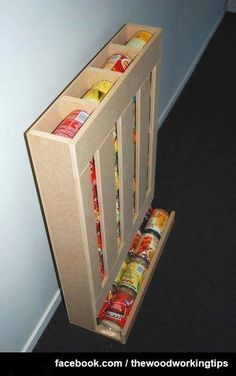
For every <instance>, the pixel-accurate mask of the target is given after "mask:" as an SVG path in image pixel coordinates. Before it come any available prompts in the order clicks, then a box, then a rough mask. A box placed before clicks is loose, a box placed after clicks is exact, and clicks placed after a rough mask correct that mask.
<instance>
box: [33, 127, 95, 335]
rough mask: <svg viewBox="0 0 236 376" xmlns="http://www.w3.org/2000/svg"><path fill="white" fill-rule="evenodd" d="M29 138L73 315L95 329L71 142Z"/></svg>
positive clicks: (78, 320)
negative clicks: (69, 143) (70, 147)
mask: <svg viewBox="0 0 236 376" xmlns="http://www.w3.org/2000/svg"><path fill="white" fill-rule="evenodd" d="M32 133H33V132H32ZM27 138H28V141H29V146H30V152H31V156H32V160H33V165H34V170H35V174H36V179H37V183H38V187H39V191H40V196H41V200H42V204H43V209H44V213H45V217H46V221H47V226H48V230H49V235H50V239H51V243H52V247H53V253H54V256H55V260H56V265H57V269H58V272H59V277H60V282H61V287H62V290H63V295H64V299H65V303H66V308H67V312H68V316H69V319H70V321H71V322H73V323H75V324H78V325H81V326H83V327H86V328H88V329H93V328H94V316H95V315H94V307H93V303H92V301H93V299H92V297H91V291H90V280H89V274H88V267H87V264H86V259H85V250H84V242H83V236H82V233H81V223H80V213H79V210H78V201H77V200H78V198H77V194H76V189H75V180H74V176H73V171H72V163H71V155H70V149H69V145H68V144H66V143H62V142H57V141H54V140H49V139H47V138H43V137H37V136H35V135H33V134H30V132H29V133H28V134H27Z"/></svg>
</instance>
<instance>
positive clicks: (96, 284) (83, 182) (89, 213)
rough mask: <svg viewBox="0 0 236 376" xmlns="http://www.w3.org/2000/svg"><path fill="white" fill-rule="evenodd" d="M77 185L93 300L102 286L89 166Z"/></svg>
mask: <svg viewBox="0 0 236 376" xmlns="http://www.w3.org/2000/svg"><path fill="white" fill-rule="evenodd" d="M78 185H79V187H80V193H81V198H83V199H81V202H80V205H81V213H80V215H81V219H82V222H83V225H84V243H85V246H86V256H87V262H88V265H89V266H90V268H89V269H90V271H91V279H92V288H93V289H94V295H95V298H97V297H98V295H99V293H100V292H101V289H102V284H101V278H100V267H99V257H98V245H97V238H96V223H95V216H94V212H93V199H92V189H91V182H90V167H89V164H88V165H87V167H86V169H85V170H84V172H83V173H82V175H81V176H80V179H79V182H78Z"/></svg>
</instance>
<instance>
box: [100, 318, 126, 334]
mask: <svg viewBox="0 0 236 376" xmlns="http://www.w3.org/2000/svg"><path fill="white" fill-rule="evenodd" d="M102 324H103V325H104V326H105V327H106V328H107V329H109V330H112V331H113V332H121V330H122V328H121V327H120V325H119V324H117V323H115V322H114V321H111V320H108V319H103V320H102Z"/></svg>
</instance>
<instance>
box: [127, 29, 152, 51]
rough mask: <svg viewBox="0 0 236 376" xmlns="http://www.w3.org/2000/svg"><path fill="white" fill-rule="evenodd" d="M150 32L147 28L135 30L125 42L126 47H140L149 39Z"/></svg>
mask: <svg viewBox="0 0 236 376" xmlns="http://www.w3.org/2000/svg"><path fill="white" fill-rule="evenodd" d="M151 37H152V34H151V33H150V32H149V31H147V30H139V31H136V32H135V33H134V34H133V35H132V37H131V38H130V39H129V40H128V42H127V43H126V46H127V47H131V48H137V49H142V48H143V47H144V46H145V44H146V43H147V42H148V41H149V40H150V39H151Z"/></svg>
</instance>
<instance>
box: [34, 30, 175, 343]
mask: <svg viewBox="0 0 236 376" xmlns="http://www.w3.org/2000/svg"><path fill="white" fill-rule="evenodd" d="M140 29H145V30H149V31H150V32H151V33H152V34H153V36H152V38H151V39H150V41H149V42H148V43H147V44H146V46H145V47H144V48H143V49H142V50H136V49H133V48H128V47H126V46H125V45H124V44H125V43H126V42H127V40H128V39H129V38H130V37H131V36H132V35H133V33H134V32H135V31H137V30H140ZM161 34H162V31H161V29H160V28H155V27H149V26H143V25H135V24H126V25H125V26H123V27H122V28H121V29H120V30H119V31H118V32H117V34H116V35H115V36H114V37H113V38H112V39H111V40H110V42H109V43H108V44H107V45H106V46H105V47H104V48H103V49H102V50H101V51H100V52H99V53H98V54H97V56H96V57H95V58H94V59H93V60H92V61H91V62H90V63H89V64H88V65H87V66H86V67H85V69H84V70H83V71H82V72H81V73H80V74H79V75H78V76H77V77H76V78H75V79H74V80H73V81H72V82H71V83H70V85H69V86H68V87H67V88H66V89H65V90H64V91H63V92H62V94H61V95H60V96H59V97H58V98H57V99H56V100H55V101H54V102H53V103H52V104H51V105H50V107H49V108H48V109H47V110H46V111H45V112H44V113H43V115H42V116H41V117H40V118H39V119H38V120H37V121H36V122H35V123H34V124H33V125H32V126H31V128H30V129H29V130H28V131H27V140H28V143H29V149H30V153H31V157H32V161H33V167H34V172H35V176H36V180H37V185H38V188H39V192H40V197H41V200H42V204H43V209H44V213H45V217H46V221H47V226H48V231H49V235H50V239H51V243H52V247H53V252H54V256H55V260H56V264H57V269H58V273H59V277H60V282H61V287H62V291H63V295H64V300H65V304H66V308H67V312H68V316H69V320H70V322H71V323H74V324H77V325H80V326H82V327H84V328H87V329H89V330H92V331H94V332H96V333H100V334H102V335H105V336H108V337H110V338H113V339H116V340H118V341H121V342H122V343H125V342H126V339H127V337H128V335H129V332H130V330H131V327H132V324H133V322H134V319H135V316H136V314H137V312H138V309H139V307H140V304H141V302H142V299H143V297H144V295H145V292H146V289H147V287H148V284H149V282H150V280H151V278H152V274H153V272H154V270H155V267H156V265H157V262H158V260H159V257H160V255H161V252H162V250H163V248H164V245H165V242H166V240H167V238H168V235H169V233H170V231H171V228H172V225H173V221H174V212H171V214H170V217H169V220H168V222H167V225H166V227H165V230H164V232H163V234H162V237H161V240H160V243H159V245H158V249H157V252H156V253H155V255H154V258H153V259H152V262H151V264H150V266H149V268H148V270H147V272H146V275H145V277H144V280H143V283H142V286H141V289H140V291H139V293H138V295H137V297H136V300H135V302H134V305H133V307H132V310H131V313H130V315H129V318H128V320H127V322H126V324H125V327H124V328H123V330H122V332H121V333H115V332H112V331H109V330H108V329H106V328H105V327H103V326H102V325H97V321H96V317H97V314H98V311H99V309H100V307H101V305H102V303H103V301H104V299H105V297H106V295H107V293H108V291H109V290H110V289H111V286H112V283H113V280H114V278H115V276H116V274H117V272H118V270H119V268H120V266H121V263H122V261H123V260H124V258H125V257H126V254H127V251H128V249H129V245H130V243H131V241H132V239H133V238H134V236H135V234H136V232H137V230H138V229H139V227H140V225H141V223H142V220H143V217H144V215H145V213H146V211H147V209H148V208H149V207H150V204H151V202H152V200H153V196H154V179H155V162H156V141H157V106H156V103H157V99H158V98H157V97H158V95H157V94H158V92H157V89H158V82H159V64H160V59H161ZM114 53H124V54H127V55H128V56H129V57H131V58H132V59H133V60H132V63H131V64H130V66H129V67H128V69H127V70H126V71H125V72H124V73H116V72H113V71H109V70H104V69H101V66H102V65H103V63H104V62H105V61H106V60H107V59H108V57H110V56H111V55H112V54H114ZM101 79H105V80H110V81H112V82H114V85H113V87H112V89H111V90H110V91H109V93H108V94H107V95H106V96H105V98H104V99H103V100H102V101H101V102H100V103H99V104H98V105H96V104H93V103H91V102H89V101H87V100H84V99H80V98H79V97H81V96H82V95H83V94H84V93H85V92H86V91H87V90H88V89H89V88H90V87H91V86H92V85H93V84H95V83H96V82H98V81H99V80H101ZM133 96H136V129H137V143H136V196H135V197H136V199H135V200H136V201H135V216H134V215H133V191H132V178H133V169H134V162H133V145H132V110H133V108H132V98H133ZM75 109H84V110H86V111H88V112H89V113H90V114H91V115H90V117H89V118H88V120H87V121H86V123H85V124H84V126H83V127H82V128H81V129H80V131H79V132H78V133H77V134H76V135H75V137H74V138H73V139H68V138H63V137H59V136H57V135H53V134H51V132H52V131H53V130H54V129H55V128H56V127H57V125H58V124H59V123H60V122H61V121H62V120H63V119H64V118H65V117H66V115H67V114H68V113H69V112H70V111H73V110H75ZM115 124H117V132H118V160H119V177H120V190H119V194H120V211H121V212H120V217H121V219H120V223H121V243H120V246H119V247H117V237H116V230H117V223H116V214H115V210H116V208H115V194H116V192H115V181H114V148H113V139H112V134H113V129H114V126H115ZM92 157H94V160H95V164H96V174H97V186H98V200H99V207H100V217H101V229H102V231H101V232H102V241H103V253H104V256H103V257H104V263H105V269H106V275H105V278H104V279H103V281H102V282H101V280H100V274H99V260H98V253H97V243H96V230H95V221H94V213H93V204H92V192H91V185H90V170H89V161H90V160H91V158H92ZM147 161H148V163H147Z"/></svg>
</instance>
